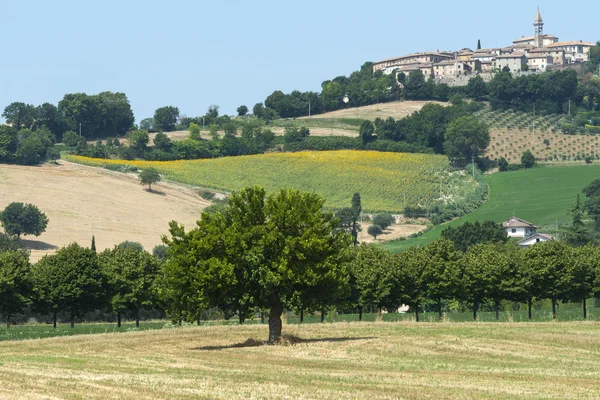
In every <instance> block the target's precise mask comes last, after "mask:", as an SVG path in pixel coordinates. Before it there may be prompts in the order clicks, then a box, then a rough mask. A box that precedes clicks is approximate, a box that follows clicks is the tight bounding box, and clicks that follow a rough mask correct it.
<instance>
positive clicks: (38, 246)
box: [21, 239, 58, 250]
mask: <svg viewBox="0 0 600 400" xmlns="http://www.w3.org/2000/svg"><path fill="white" fill-rule="evenodd" d="M21 244H23V247H25V248H26V249H28V250H56V249H58V246H55V245H53V244H50V243H46V242H42V241H39V240H27V239H21Z"/></svg>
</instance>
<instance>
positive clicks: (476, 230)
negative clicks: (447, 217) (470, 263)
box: [442, 221, 508, 252]
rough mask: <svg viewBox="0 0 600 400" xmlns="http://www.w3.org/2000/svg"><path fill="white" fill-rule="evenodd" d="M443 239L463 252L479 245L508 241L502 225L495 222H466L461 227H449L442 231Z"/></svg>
mask: <svg viewBox="0 0 600 400" xmlns="http://www.w3.org/2000/svg"><path fill="white" fill-rule="evenodd" d="M442 238H444V239H447V240H450V241H451V242H452V243H454V247H455V248H456V249H458V250H460V251H463V252H464V251H467V250H468V249H469V248H470V247H472V246H474V245H475V244H478V243H505V242H506V241H507V240H508V236H507V235H506V231H505V230H504V228H503V227H502V224H498V223H495V222H494V221H483V222H482V223H480V222H479V221H475V222H472V223H471V222H465V223H464V224H462V225H461V226H457V227H448V228H446V229H444V230H443V231H442Z"/></svg>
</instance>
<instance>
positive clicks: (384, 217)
mask: <svg viewBox="0 0 600 400" xmlns="http://www.w3.org/2000/svg"><path fill="white" fill-rule="evenodd" d="M395 222H396V220H395V219H394V217H393V216H392V215H391V214H388V213H383V214H377V215H375V216H374V217H373V225H379V226H380V227H381V229H387V228H388V227H389V226H390V225H392V224H393V223H395Z"/></svg>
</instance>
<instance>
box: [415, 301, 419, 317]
mask: <svg viewBox="0 0 600 400" xmlns="http://www.w3.org/2000/svg"><path fill="white" fill-rule="evenodd" d="M415 322H419V304H418V303H417V304H415Z"/></svg>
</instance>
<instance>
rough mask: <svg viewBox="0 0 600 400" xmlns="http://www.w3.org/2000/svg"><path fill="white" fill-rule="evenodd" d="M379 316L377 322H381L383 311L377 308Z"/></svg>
mask: <svg viewBox="0 0 600 400" xmlns="http://www.w3.org/2000/svg"><path fill="white" fill-rule="evenodd" d="M378 310H379V314H378V315H377V320H378V321H381V320H382V319H383V310H382V308H381V307H379V308H378Z"/></svg>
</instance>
